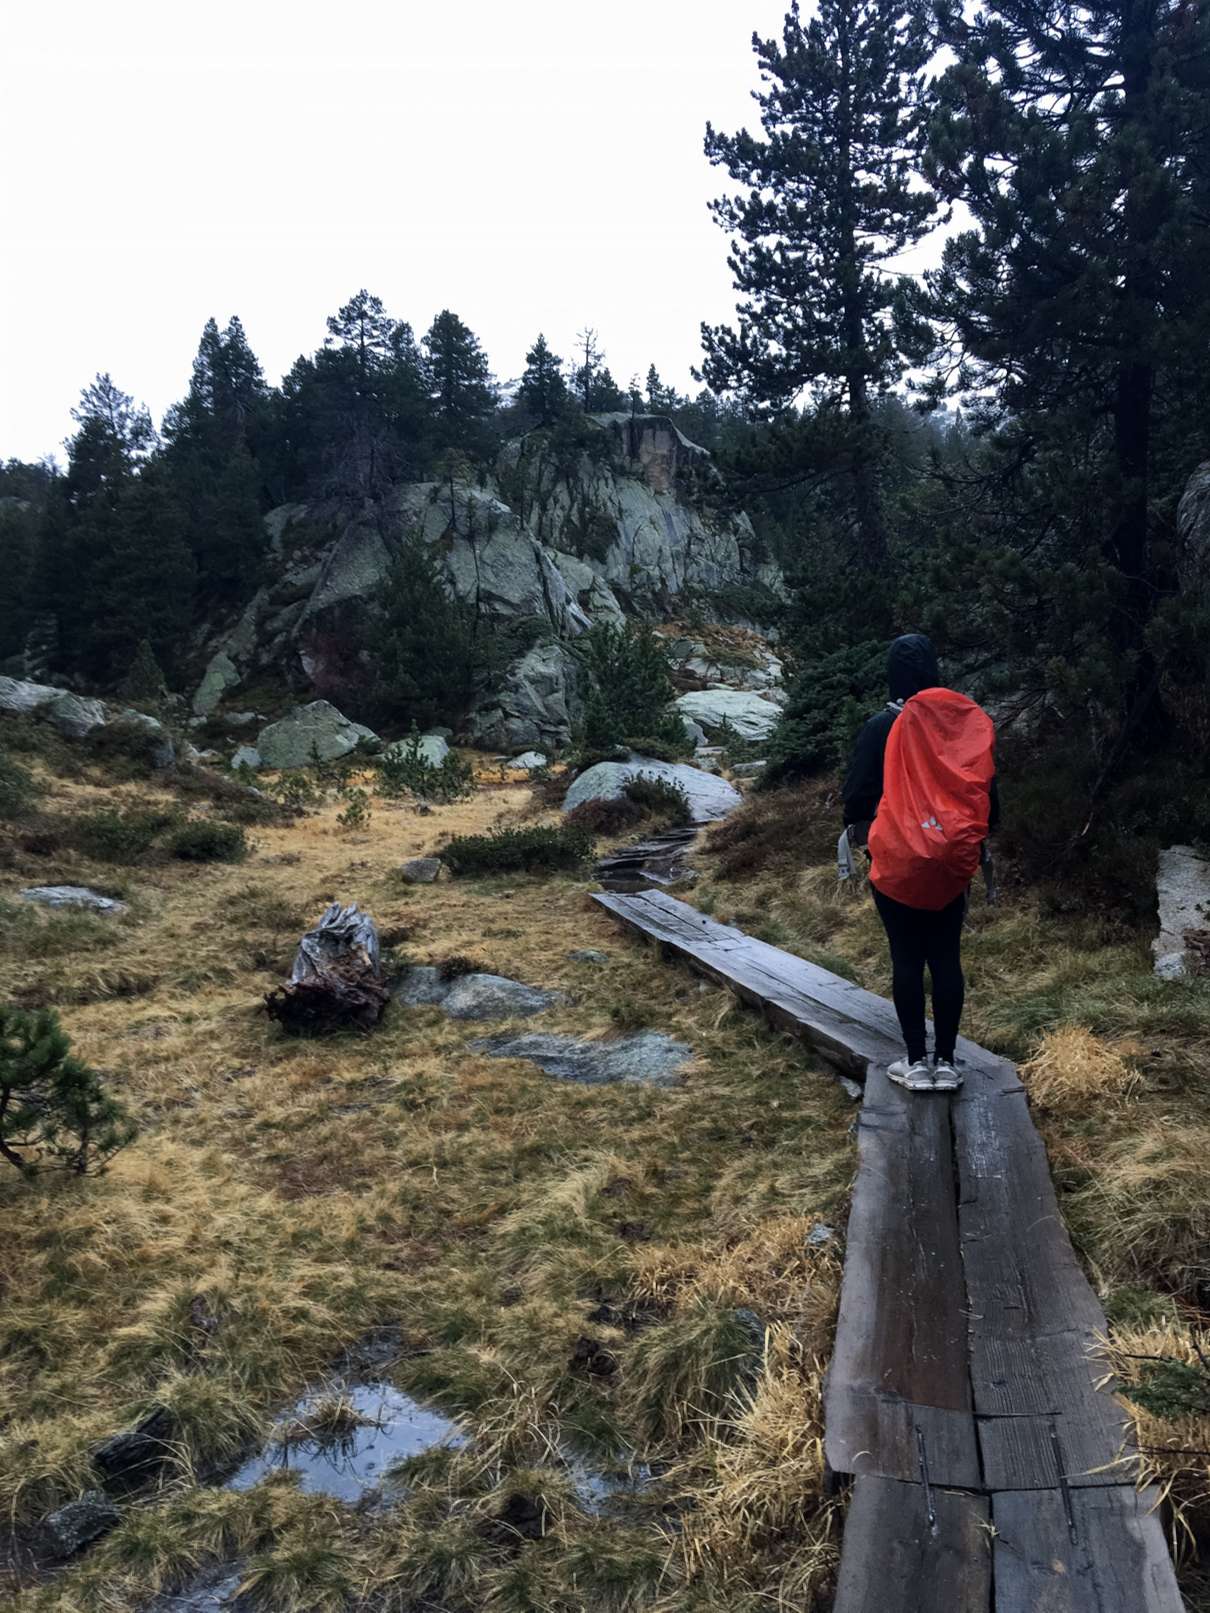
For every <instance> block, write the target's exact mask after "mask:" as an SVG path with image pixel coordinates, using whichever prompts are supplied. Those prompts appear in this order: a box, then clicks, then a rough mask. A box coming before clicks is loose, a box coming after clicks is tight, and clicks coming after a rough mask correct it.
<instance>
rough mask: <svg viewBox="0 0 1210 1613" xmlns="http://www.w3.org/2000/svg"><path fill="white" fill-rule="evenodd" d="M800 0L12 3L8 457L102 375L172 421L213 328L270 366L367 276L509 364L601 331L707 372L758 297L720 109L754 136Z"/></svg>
mask: <svg viewBox="0 0 1210 1613" xmlns="http://www.w3.org/2000/svg"><path fill="white" fill-rule="evenodd" d="M784 10H785V3H784V0H608V3H602V0H398V3H395V4H390V3H385V0H377V3H376V0H343V3H340V4H336V3H328V4H319V3H316V0H284V3H283V0H243V3H241V4H235V3H233V0H209V3H207V4H205V5H202V4H199V3H197V0H101V3H98V0H9V5H8V7H7V8H6V11H5V22H4V29H3V35H2V36H0V53H2V57H0V154H2V155H0V187H2V190H0V194H2V195H3V198H4V201H3V209H4V215H5V225H6V227H5V232H4V233H5V240H4V242H3V244H2V245H0V459H2V458H8V457H20V458H24V459H36V458H38V457H39V456H40V455H42V454H44V453H48V452H59V451H60V447H61V443H62V439H63V438H64V437H65V436H66V435H67V434H68V432H69V431H70V430H71V429H72V426H71V420H70V418H69V415H68V410H69V408H70V407H71V405H72V404H73V403H74V402H75V400H76V398H77V397H78V395H79V392H80V388H81V387H82V386H83V385H85V384H86V383H87V382H88V381H90V380H91V378H92V377H93V375H94V374H95V373H96V372H97V371H98V370H109V371H110V372H111V373H112V374H113V377H114V379H115V381H117V383H118V384H119V385H120V386H121V387H122V388H123V389H124V390H126V391H127V392H132V393H134V394H135V396H136V397H137V398H138V399H140V400H143V401H145V402H146V403H147V404H148V405H149V406H150V408H151V411H152V414H153V416H154V418H155V420H156V422H157V424H158V423H159V421H160V419H161V418H162V416H163V412H164V410H165V409H166V408H167V406H168V405H169V404H170V403H172V402H173V401H174V400H175V399H177V398H179V397H180V396H181V395H182V394H183V392H184V390H185V387H186V385H187V382H188V377H189V369H190V364H191V362H192V359H193V355H194V352H195V350H196V348H197V341H198V337H199V335H200V333H201V328H202V325H203V323H204V321H205V320H206V318H207V317H208V316H209V315H211V314H213V315H214V316H215V317H216V318H217V319H218V320H219V323H220V324H222V323H225V321H226V320H227V318H228V317H229V315H231V314H233V313H238V314H239V316H240V318H241V319H242V320H243V322H244V326H245V328H246V330H247V332H248V336H249V339H250V341H251V343H252V347H253V349H254V351H255V352H256V354H257V356H258V357H259V358H260V360H261V363H262V364H263V365H264V368H265V372H266V375H267V376H268V378H269V380H270V381H274V382H275V381H277V380H279V379H280V377H281V375H282V373H283V371H284V370H286V369H288V368H289V366H290V364H291V363H292V362H293V361H294V359H295V358H296V357H297V355H298V354H299V353H300V352H308V353H309V352H312V351H313V350H314V349H315V348H316V347H317V346H318V345H319V344H320V343H321V341H322V339H323V336H324V319H325V317H326V316H327V315H328V314H329V313H332V312H334V311H335V310H336V308H337V307H338V306H339V305H340V304H341V303H342V302H344V301H346V300H347V299H348V297H349V296H351V295H352V293H353V292H354V291H356V290H357V288H358V287H360V286H362V285H365V286H367V287H368V288H369V289H370V290H371V291H372V292H375V293H376V294H377V295H378V296H380V297H381V298H382V299H383V301H384V302H385V303H386V306H387V309H388V312H390V313H391V314H393V315H395V316H396V317H398V318H403V319H408V320H410V321H411V323H412V324H413V325H414V326H415V328H416V330H417V333H418V334H423V332H424V331H425V330H426V329H427V328H428V325H429V323H430V321H431V320H432V317H433V315H434V314H435V313H437V312H438V311H439V310H440V309H441V308H443V307H449V308H452V309H453V310H454V311H455V312H456V313H457V314H459V315H460V316H461V317H462V318H463V319H464V320H465V321H466V322H467V323H468V324H469V325H470V326H471V328H472V329H473V330H474V331H475V332H476V334H477V335H478V336H479V338H480V340H481V341H482V343H483V345H484V347H485V348H486V350H487V353H488V357H489V358H490V360H491V363H492V367H493V370H494V371H495V374H496V375H497V376H498V377H499V378H500V379H502V380H506V379H509V378H511V377H514V376H516V375H518V374H519V373H520V371H521V369H522V367H523V364H524V353H525V349H526V347H527V346H528V345H529V344H530V343H531V341H532V340H533V338H534V336H535V335H536V334H537V332H538V331H539V330H540V329H541V330H544V331H545V333H546V336H547V338H548V340H549V341H550V342H551V344H552V345H553V346H554V348H555V349H556V351H558V352H559V353H561V354H562V355H563V356H564V357H565V358H566V357H568V356H569V354H570V352H571V350H572V347H573V345H574V338H575V333H576V332H577V331H578V330H579V329H580V328H581V327H582V326H584V325H585V324H590V325H593V326H595V327H596V329H597V331H598V332H599V335H600V339H601V342H602V345H603V347H604V350H605V355H606V358H607V360H608V362H609V365H610V367H611V369H612V371H613V373H614V375H615V377H616V378H617V380H618V381H619V383H621V384H622V385H623V386H625V384H626V382H627V381H628V379H629V377H630V375H631V374H632V373H634V372H638V373H639V375H640V376H643V375H644V374H645V373H646V369H647V365H648V364H649V363H650V362H651V361H652V360H654V361H655V363H656V365H657V367H658V368H659V370H660V372H661V374H662V375H663V377H664V379H665V380H666V381H672V382H675V383H676V384H677V385H678V386H682V387H684V386H687V385H688V384H689V368H690V366H691V365H692V364H693V363H695V362H697V360H698V357H699V342H698V326H699V323H700V321H701V320H702V319H707V320H710V321H711V322H716V321H718V320H720V319H726V318H728V317H729V316H730V314H731V312H732V310H733V305H734V303H733V295H732V292H731V288H730V278H729V275H728V272H727V267H726V237H725V236H724V234H723V232H722V231H721V230H719V229H718V228H717V226H716V225H715V224H714V223H713V221H712V220H711V218H710V216H709V214H708V212H707V209H706V203H707V200H708V199H709V198H710V197H711V196H712V195H714V194H715V193H716V192H717V190H718V189H719V187H720V185H721V183H722V180H723V175H722V174H721V173H720V172H719V171H718V170H716V169H712V168H711V167H710V165H709V164H708V163H707V162H706V159H705V157H704V156H703V154H702V136H703V131H704V126H705V123H706V120H707V119H711V120H712V121H713V122H714V123H715V125H716V126H717V127H719V128H722V129H726V130H731V129H734V128H736V127H738V126H739V125H740V124H741V123H748V124H749V125H752V124H753V123H754V122H755V121H756V116H757V108H756V107H755V105H754V103H753V102H752V101H751V100H750V98H749V94H750V91H751V90H752V89H753V88H754V87H755V85H756V83H757V77H756V64H755V59H754V57H753V55H752V51H751V48H750V45H749V39H750V36H751V34H752V31H753V29H754V28H755V29H758V30H759V31H760V32H761V33H762V34H769V33H773V32H776V31H778V30H779V28H780V23H781V17H782V14H783V12H784Z"/></svg>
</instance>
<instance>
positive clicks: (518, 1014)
mask: <svg viewBox="0 0 1210 1613" xmlns="http://www.w3.org/2000/svg"><path fill="white" fill-rule="evenodd" d="M395 996H396V998H397V1000H398V1001H399V1002H401V1003H404V1004H406V1005H407V1006H408V1007H417V1006H420V1005H422V1004H429V1003H435V1004H440V1006H441V1008H442V1009H443V1010H444V1012H445V1013H447V1014H448V1015H449V1017H450V1018H451V1019H527V1018H528V1017H529V1016H530V1015H531V1014H540V1013H541V1012H542V1010H543V1009H545V1008H553V1007H554V1006H555V1004H556V1003H562V1002H566V1001H567V998H566V997H565V996H564V994H563V993H562V992H561V991H543V990H542V989H541V988H540V987H537V986H526V985H523V984H522V982H521V981H519V980H509V979H508V978H507V977H506V976H505V975H492V974H466V975H456V976H454V978H452V979H446V978H445V977H443V975H442V973H441V970H440V969H437V968H434V967H433V966H432V965H430V964H418V965H416V966H414V967H413V968H411V969H409V970H408V972H407V974H406V975H405V976H404V977H403V980H402V981H401V982H400V984H399V986H398V987H397V988H396V991H395Z"/></svg>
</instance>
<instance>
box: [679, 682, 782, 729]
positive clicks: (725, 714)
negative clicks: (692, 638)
mask: <svg viewBox="0 0 1210 1613" xmlns="http://www.w3.org/2000/svg"><path fill="white" fill-rule="evenodd" d="M676 709H677V710H678V711H679V712H680V714H681V716H682V717H683V718H685V719H686V721H688V722H695V723H699V724H700V725H701V726H702V727H703V728H704V729H705V730H706V732H707V733H708V734H717V733H721V732H722V731H723V730H724V729H726V728H729V729H731V730H732V732H733V733H735V734H738V736H739V737H740V739H767V738H768V737H769V735H770V734H771V733H772V732H773V730H774V728H776V726H777V723H778V719H779V718H780V717H781V707H780V706H779V705H777V704H776V703H775V702H774V701H772V700H769V699H767V698H766V697H765V696H764V695H759V694H751V693H748V692H747V691H746V690H743V689H728V688H723V687H721V686H717V685H716V686H715V687H714V688H711V689H694V690H691V691H690V692H689V693H688V694H683V695H679V696H678V697H677V701H676Z"/></svg>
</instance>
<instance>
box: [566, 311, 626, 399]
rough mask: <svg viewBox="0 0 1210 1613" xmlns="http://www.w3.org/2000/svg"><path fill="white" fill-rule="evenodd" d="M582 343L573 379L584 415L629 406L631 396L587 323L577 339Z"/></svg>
mask: <svg viewBox="0 0 1210 1613" xmlns="http://www.w3.org/2000/svg"><path fill="white" fill-rule="evenodd" d="M577 340H578V341H579V343H580V362H579V363H578V364H577V365H576V367H575V372H574V375H573V377H572V382H573V385H574V387H575V391H576V395H577V397H578V398H579V400H580V406H581V408H582V409H583V410H584V412H585V414H611V413H613V412H614V411H616V410H618V409H625V408H628V407H629V402H630V400H629V398H628V397H627V395H626V393H624V392H623V391H622V390H621V388H620V387H619V386H618V384H617V382H616V381H615V380H614V378H613V376H612V375H611V374H610V371H609V366H608V365H607V364H606V362H605V355H604V353H603V352H602V351H601V346H600V343H599V342H598V340H597V333H596V331H595V330H593V328H592V326H591V325H589V326H586V327H585V329H584V330H582V331H581V332H580V334H579V336H578V338H577Z"/></svg>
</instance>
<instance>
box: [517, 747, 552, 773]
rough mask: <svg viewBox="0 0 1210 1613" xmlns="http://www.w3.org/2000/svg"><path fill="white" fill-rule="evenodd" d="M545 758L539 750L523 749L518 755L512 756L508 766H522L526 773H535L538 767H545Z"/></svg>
mask: <svg viewBox="0 0 1210 1613" xmlns="http://www.w3.org/2000/svg"><path fill="white" fill-rule="evenodd" d="M546 762H547V758H546V757H545V756H544V755H543V754H542V752H541V751H540V750H524V751H522V752H521V754H520V756H514V757H513V758H512V760H511V761H510V762H509V764H508V765H509V766H510V767H517V768H522V769H524V771H525V772H526V773H536V772H537V770H538V769H539V768H540V767H545V766H546Z"/></svg>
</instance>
